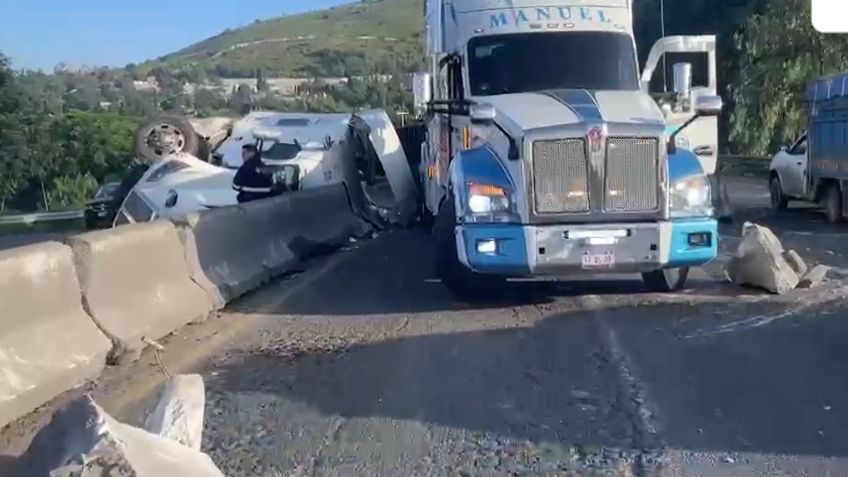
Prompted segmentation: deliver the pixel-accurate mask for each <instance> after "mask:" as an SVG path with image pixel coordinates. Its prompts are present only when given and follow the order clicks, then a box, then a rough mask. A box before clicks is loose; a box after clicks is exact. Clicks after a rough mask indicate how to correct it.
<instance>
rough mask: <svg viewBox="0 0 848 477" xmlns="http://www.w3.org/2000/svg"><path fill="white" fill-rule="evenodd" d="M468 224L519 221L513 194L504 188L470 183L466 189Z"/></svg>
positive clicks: (466, 216)
mask: <svg viewBox="0 0 848 477" xmlns="http://www.w3.org/2000/svg"><path fill="white" fill-rule="evenodd" d="M465 205H466V207H465V221H466V222H513V221H516V220H517V214H516V212H515V203H514V202H513V199H512V192H511V191H510V190H509V189H507V188H504V187H501V186H496V185H491V184H478V183H473V182H469V183H468V184H467V189H466V204H465Z"/></svg>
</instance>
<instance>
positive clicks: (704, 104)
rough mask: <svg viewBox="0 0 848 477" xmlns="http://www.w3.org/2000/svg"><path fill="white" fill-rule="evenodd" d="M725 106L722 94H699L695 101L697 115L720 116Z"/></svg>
mask: <svg viewBox="0 0 848 477" xmlns="http://www.w3.org/2000/svg"><path fill="white" fill-rule="evenodd" d="M723 108H724V101H722V99H721V96H699V97H698V100H697V101H696V102H695V114H696V115H697V116H718V115H719V114H721V110H722V109H723Z"/></svg>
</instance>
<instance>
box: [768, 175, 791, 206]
mask: <svg viewBox="0 0 848 477" xmlns="http://www.w3.org/2000/svg"><path fill="white" fill-rule="evenodd" d="M769 195H770V196H771V208H772V209H774V210H777V211H780V210H786V206H787V205H789V199H787V198H786V196H785V195H783V186H782V185H781V184H780V179H779V178H778V177H777V176H776V175H773V176H772V177H771V180H770V181H769Z"/></svg>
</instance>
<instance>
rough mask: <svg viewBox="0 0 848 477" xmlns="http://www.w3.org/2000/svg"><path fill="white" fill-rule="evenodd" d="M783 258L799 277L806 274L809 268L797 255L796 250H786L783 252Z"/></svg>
mask: <svg viewBox="0 0 848 477" xmlns="http://www.w3.org/2000/svg"><path fill="white" fill-rule="evenodd" d="M783 258H784V259H785V260H786V262H787V263H789V266H790V267H792V270H795V273H796V274H797V275H798V276H799V277H803V276H804V275H806V274H807V271H808V270H809V268H808V267H807V262H805V261H804V259H803V258H801V256H800V255H798V252H796V251H794V250H787V251H785V252H783Z"/></svg>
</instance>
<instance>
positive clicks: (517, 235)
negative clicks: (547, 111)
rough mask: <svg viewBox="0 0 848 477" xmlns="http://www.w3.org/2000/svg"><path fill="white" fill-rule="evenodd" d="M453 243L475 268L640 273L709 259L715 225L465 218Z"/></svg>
mask: <svg viewBox="0 0 848 477" xmlns="http://www.w3.org/2000/svg"><path fill="white" fill-rule="evenodd" d="M456 245H457V250H458V252H459V260H460V262H462V263H463V265H465V266H466V267H468V268H470V269H471V270H474V271H475V272H478V273H486V274H497V275H508V276H539V275H560V274H569V273H575V272H587V273H604V272H607V273H641V272H650V271H654V270H659V269H662V268H678V267H690V266H698V265H703V264H705V263H707V262H709V261H710V260H712V259H714V258H715V257H716V254H717V251H718V225H717V222H716V221H715V220H714V219H711V218H693V219H679V220H672V221H668V222H649V223H634V224H631V223H627V224H592V225H587V224H580V225H544V226H531V225H517V224H515V225H513V224H467V225H462V226H458V227H457V228H456Z"/></svg>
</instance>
